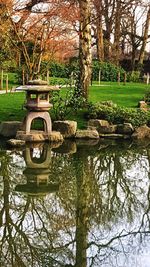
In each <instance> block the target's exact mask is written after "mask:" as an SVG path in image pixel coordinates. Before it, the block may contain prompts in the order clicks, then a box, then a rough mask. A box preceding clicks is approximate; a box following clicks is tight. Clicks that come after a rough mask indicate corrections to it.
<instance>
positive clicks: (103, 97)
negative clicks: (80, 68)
mask: <svg viewBox="0 0 150 267" xmlns="http://www.w3.org/2000/svg"><path fill="white" fill-rule="evenodd" d="M148 88H149V89H150V86H147V85H145V84H138V83H137V84H134V83H127V84H126V85H123V84H120V85H118V84H117V83H105V82H103V83H101V85H100V86H99V85H98V84H97V83H94V84H93V85H92V86H91V87H90V89H89V100H90V101H92V102H93V103H96V102H100V101H108V100H112V101H113V102H114V103H116V104H118V105H119V106H122V107H123V106H124V107H128V108H129V107H132V108H136V107H137V105H138V102H139V101H140V100H141V99H142V98H143V96H144V94H145V92H146V91H147V90H148ZM61 91H62V95H65V92H66V89H65V88H62V89H61ZM24 99H25V94H24V93H8V94H0V121H6V120H22V119H23V117H24V115H25V113H26V110H24V109H23V108H22V107H23V103H24ZM68 118H69V119H74V120H77V121H78V123H79V127H83V126H84V125H85V121H84V112H83V111H79V113H78V114H77V115H76V116H74V115H73V114H72V115H71V114H70V115H69V117H68Z"/></svg>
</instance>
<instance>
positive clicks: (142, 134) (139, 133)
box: [132, 125, 150, 140]
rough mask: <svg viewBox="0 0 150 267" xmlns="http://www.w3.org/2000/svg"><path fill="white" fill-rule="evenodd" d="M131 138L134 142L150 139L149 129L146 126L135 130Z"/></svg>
mask: <svg viewBox="0 0 150 267" xmlns="http://www.w3.org/2000/svg"><path fill="white" fill-rule="evenodd" d="M132 138H133V139H136V140H139V139H144V138H150V128H149V127H148V126H147V125H143V126H140V127H138V128H136V129H135V131H134V133H133V134H132Z"/></svg>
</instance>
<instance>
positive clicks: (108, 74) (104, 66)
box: [92, 61, 125, 82]
mask: <svg viewBox="0 0 150 267" xmlns="http://www.w3.org/2000/svg"><path fill="white" fill-rule="evenodd" d="M99 70H101V80H102V81H114V82H115V81H117V80H118V73H120V80H121V81H123V80H124V73H125V70H124V69H123V68H121V67H118V66H116V65H114V64H112V63H109V62H99V61H93V73H92V76H93V77H92V78H93V80H95V81H96V80H98V77H99Z"/></svg>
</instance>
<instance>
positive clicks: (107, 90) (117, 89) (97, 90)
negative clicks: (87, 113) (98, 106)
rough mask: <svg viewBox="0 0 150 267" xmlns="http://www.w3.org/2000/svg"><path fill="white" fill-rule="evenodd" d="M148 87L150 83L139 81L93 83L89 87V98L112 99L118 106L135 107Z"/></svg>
mask: <svg viewBox="0 0 150 267" xmlns="http://www.w3.org/2000/svg"><path fill="white" fill-rule="evenodd" d="M148 89H150V85H149V86H148V85H146V84H141V83H127V84H126V85H124V84H123V83H122V84H120V85H118V84H117V83H112V82H110V83H108V82H102V83H101V85H100V86H98V84H95V83H93V85H92V86H91V87H90V96H89V100H90V101H92V102H94V103H95V102H98V101H109V100H111V101H113V102H114V103H116V104H117V105H119V106H124V107H130V108H131V107H137V105H138V102H139V101H140V100H142V98H143V96H144V94H145V92H146V91H147V90H148Z"/></svg>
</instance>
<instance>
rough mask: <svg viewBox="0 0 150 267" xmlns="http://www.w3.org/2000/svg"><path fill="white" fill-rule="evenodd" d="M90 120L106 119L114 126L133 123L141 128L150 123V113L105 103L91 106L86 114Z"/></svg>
mask: <svg viewBox="0 0 150 267" xmlns="http://www.w3.org/2000/svg"><path fill="white" fill-rule="evenodd" d="M86 117H87V118H88V119H105V120H108V121H109V122H110V123H113V124H120V123H125V122H128V123H131V124H132V125H133V126H140V125H143V124H148V125H149V123H150V112H145V111H143V110H141V109H138V108H137V109H135V108H123V107H118V106H117V105H114V106H108V105H105V104H103V103H97V104H95V105H94V104H91V103H90V104H89V108H88V112H87V114H86Z"/></svg>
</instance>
